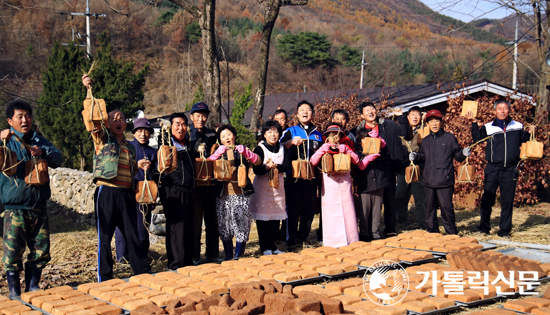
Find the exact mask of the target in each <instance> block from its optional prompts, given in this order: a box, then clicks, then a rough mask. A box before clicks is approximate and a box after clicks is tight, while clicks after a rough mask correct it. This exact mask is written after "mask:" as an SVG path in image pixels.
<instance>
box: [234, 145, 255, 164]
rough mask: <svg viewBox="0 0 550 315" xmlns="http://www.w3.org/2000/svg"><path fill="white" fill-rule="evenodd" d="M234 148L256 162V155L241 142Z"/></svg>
mask: <svg viewBox="0 0 550 315" xmlns="http://www.w3.org/2000/svg"><path fill="white" fill-rule="evenodd" d="M235 149H236V150H237V152H239V153H240V154H242V155H243V156H244V157H245V158H246V159H247V160H249V161H250V162H252V163H256V160H258V156H257V155H256V154H254V152H252V151H250V150H249V149H248V148H247V147H245V146H244V145H242V144H239V145H238V146H237V147H236V148H235Z"/></svg>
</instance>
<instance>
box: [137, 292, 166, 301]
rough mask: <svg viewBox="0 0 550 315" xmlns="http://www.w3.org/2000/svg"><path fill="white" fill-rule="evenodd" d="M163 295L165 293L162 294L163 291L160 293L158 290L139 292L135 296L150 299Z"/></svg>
mask: <svg viewBox="0 0 550 315" xmlns="http://www.w3.org/2000/svg"><path fill="white" fill-rule="evenodd" d="M161 294H165V293H164V292H162V291H158V290H149V291H141V292H138V293H136V294H135V296H136V297H138V298H140V299H149V298H150V297H152V296H155V295H161Z"/></svg>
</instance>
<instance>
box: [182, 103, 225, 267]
mask: <svg viewBox="0 0 550 315" xmlns="http://www.w3.org/2000/svg"><path fill="white" fill-rule="evenodd" d="M208 114H210V110H209V109H208V105H206V104H205V103H203V102H200V103H196V104H194V105H193V107H192V108H191V116H190V117H191V122H193V123H192V124H191V125H189V147H190V149H191V151H192V152H194V154H193V155H192V157H193V160H194V159H195V158H198V157H199V156H200V152H199V151H200V150H202V151H203V152H204V157H206V158H207V157H209V156H210V150H211V149H212V146H213V145H214V144H215V143H216V133H215V132H214V131H213V130H212V129H209V128H206V121H207V120H208ZM209 184H210V182H204V181H200V180H197V187H196V189H195V192H194V193H193V205H194V208H195V230H194V238H195V242H194V243H195V244H194V245H195V246H194V250H193V263H195V264H198V263H199V262H200V258H201V234H202V221H203V217H204V227H205V232H206V233H205V234H206V251H205V253H204V256H205V261H204V262H206V263H208V262H212V261H213V260H214V259H217V258H218V256H219V254H220V253H219V248H220V244H219V242H220V239H219V235H218V218H217V215H216V199H215V195H214V193H213V191H212V190H213V186H210V185H209Z"/></svg>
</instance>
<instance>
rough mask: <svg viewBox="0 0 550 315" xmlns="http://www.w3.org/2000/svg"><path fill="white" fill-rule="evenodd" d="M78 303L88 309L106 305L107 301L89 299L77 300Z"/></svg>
mask: <svg viewBox="0 0 550 315" xmlns="http://www.w3.org/2000/svg"><path fill="white" fill-rule="evenodd" d="M78 305H80V306H82V307H84V308H85V309H90V308H93V307H96V306H103V305H107V302H104V301H100V300H91V301H84V302H79V303H78Z"/></svg>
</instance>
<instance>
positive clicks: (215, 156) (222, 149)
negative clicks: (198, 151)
mask: <svg viewBox="0 0 550 315" xmlns="http://www.w3.org/2000/svg"><path fill="white" fill-rule="evenodd" d="M225 151H227V147H226V146H224V145H223V144H222V145H220V147H219V148H218V149H217V150H216V152H214V154H212V155H211V156H210V157H208V159H209V160H210V161H215V160H217V159H219V158H220V156H222V154H224V153H225Z"/></svg>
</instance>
